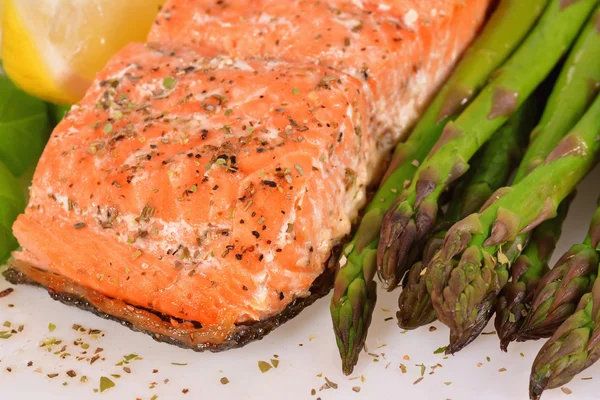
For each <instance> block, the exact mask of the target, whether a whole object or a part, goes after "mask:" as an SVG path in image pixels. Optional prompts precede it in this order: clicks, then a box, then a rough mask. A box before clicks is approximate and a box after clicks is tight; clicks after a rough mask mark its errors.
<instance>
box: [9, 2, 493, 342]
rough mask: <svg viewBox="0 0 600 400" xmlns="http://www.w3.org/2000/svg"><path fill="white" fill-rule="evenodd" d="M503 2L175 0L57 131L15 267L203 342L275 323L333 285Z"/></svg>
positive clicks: (84, 302) (145, 324) (91, 304)
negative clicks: (386, 167) (380, 175)
mask: <svg viewBox="0 0 600 400" xmlns="http://www.w3.org/2000/svg"><path fill="white" fill-rule="evenodd" d="M283 3H285V4H286V7H281V4H283ZM425 3H426V4H425ZM487 3H488V1H484V0H453V1H450V0H445V1H416V0H415V1H404V0H403V1H396V2H393V3H390V4H389V5H386V4H384V3H381V4H379V3H377V2H368V1H363V2H360V1H359V2H356V1H354V2H348V3H346V2H337V1H330V2H323V1H292V2H274V1H239V2H232V3H231V4H229V3H223V2H221V1H217V2H214V1H210V2H209V1H188V0H178V1H171V2H169V3H168V4H167V5H166V6H165V7H164V8H163V11H162V13H161V15H160V17H159V18H158V19H157V21H156V26H155V28H154V30H153V32H152V33H151V34H150V43H149V44H131V45H128V46H127V47H125V48H124V49H123V50H121V51H120V52H119V53H118V54H116V55H115V56H114V57H113V58H112V59H111V61H110V62H109V63H108V64H107V65H106V67H105V68H104V69H103V71H102V72H101V73H99V75H98V76H97V79H96V80H95V81H94V83H93V84H92V86H91V87H90V89H89V90H88V92H87V94H86V96H85V97H84V99H83V100H82V101H81V102H79V103H78V104H77V105H75V106H73V108H72V109H71V111H70V112H69V113H68V114H67V116H66V117H65V119H64V120H63V121H62V122H61V123H60V124H59V125H58V126H57V127H56V129H55V131H54V132H53V134H52V136H51V139H50V141H49V143H48V145H47V147H46V149H45V151H44V154H43V156H42V158H41V160H40V163H39V165H38V167H37V170H36V173H35V176H34V180H33V185H32V187H31V199H30V203H29V206H28V207H27V209H26V212H25V213H24V214H23V215H21V216H19V218H18V219H17V221H16V223H15V224H14V233H15V235H16V237H17V238H18V240H19V242H20V244H21V246H22V250H20V251H18V252H16V253H15V254H14V259H13V260H12V268H11V269H10V270H9V271H8V273H7V275H6V276H7V277H8V278H9V279H10V280H12V281H14V282H29V283H37V284H40V285H42V286H44V287H46V288H48V289H49V291H50V292H51V294H52V295H53V296H54V297H55V298H57V299H60V300H63V301H72V302H76V303H77V304H79V305H81V306H84V307H86V308H89V309H91V310H92V311H94V312H96V313H98V314H100V315H102V316H105V317H112V318H117V319H119V320H121V321H123V322H124V323H125V324H127V325H129V326H131V327H133V328H134V329H138V330H142V331H145V332H149V333H152V334H153V336H154V337H155V338H157V339H159V340H164V341H168V342H170V343H175V344H180V345H183V346H186V347H190V348H193V349H196V350H203V349H211V350H222V349H225V348H230V347H234V346H239V345H243V344H245V343H247V342H248V341H250V340H253V339H257V338H260V337H262V335H264V334H266V333H268V331H270V330H271V329H272V328H273V327H276V326H277V325H278V324H280V323H281V322H283V321H285V320H286V319H287V318H290V317H292V316H293V315H295V314H296V313H297V312H298V311H299V310H300V309H301V308H302V307H304V306H305V305H307V304H309V303H310V302H312V301H314V299H315V298H316V297H318V296H322V295H324V294H325V293H327V291H328V289H329V286H330V284H331V279H330V278H331V271H329V270H328V269H327V261H328V259H329V258H330V256H331V254H332V252H333V250H334V248H335V246H336V245H337V244H339V243H340V242H341V240H342V239H343V238H344V237H345V236H346V235H347V234H348V233H349V232H350V230H351V227H352V224H353V222H355V221H356V219H357V217H358V212H359V210H360V209H361V207H362V206H363V205H364V204H365V202H366V189H367V186H368V185H369V184H370V183H372V182H373V180H374V179H375V177H376V176H377V173H376V171H378V170H379V166H380V165H381V159H382V155H383V154H385V153H386V152H387V150H388V149H389V148H390V145H391V144H392V143H393V142H394V141H395V140H396V139H397V138H399V137H400V136H401V134H402V132H404V131H405V130H406V127H407V126H408V124H409V123H410V122H411V121H412V120H414V118H415V116H416V115H417V112H418V109H419V108H420V106H421V105H422V104H423V102H424V101H425V100H426V98H427V97H428V96H429V95H430V94H431V93H432V91H433V90H434V89H435V87H436V86H437V85H438V84H439V82H440V80H441V79H442V78H443V77H444V76H445V75H446V73H447V72H448V71H449V69H450V68H451V66H452V65H453V63H454V61H455V60H456V58H457V57H458V55H459V54H460V52H461V51H462V50H463V49H464V48H465V47H466V46H467V45H468V43H469V40H471V39H472V38H473V36H474V34H475V32H476V29H477V28H478V27H479V25H480V24H481V23H482V21H483V18H484V16H485V12H486V9H487ZM278 4H279V5H278ZM377 4H379V5H377ZM411 5H412V7H411ZM261 9H263V10H268V14H265V13H263V12H261V11H260V10H261ZM433 9H436V10H437V11H436V12H433ZM286 12H287V13H286ZM309 12H310V13H312V15H309ZM284 14H285V18H288V19H287V20H285V19H284ZM240 21H245V23H244V24H242V23H241V22H240ZM286 21H287V22H286ZM315 21H316V22H315ZM356 21H359V22H360V24H359V25H360V26H359V27H357V26H356ZM314 24H316V25H314ZM317 28H318V29H317ZM262 30H265V33H264V34H260V32H262ZM244 32H246V34H245V35H244ZM318 35H321V38H324V39H323V40H324V41H323V42H320V41H319V40H320V39H315V36H318ZM217 37H220V38H221V39H220V40H218V39H217ZM250 39H251V40H250ZM338 39H339V40H341V42H339V40H338ZM348 41H349V43H348ZM338 42H339V43H338ZM328 43H329V44H331V46H329V45H328ZM279 50H281V51H279Z"/></svg>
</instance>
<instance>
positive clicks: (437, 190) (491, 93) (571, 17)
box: [377, 0, 597, 287]
mask: <svg viewBox="0 0 600 400" xmlns="http://www.w3.org/2000/svg"><path fill="white" fill-rule="evenodd" d="M596 3H597V2H596V1H595V0H580V1H578V2H575V3H571V4H569V5H567V6H566V7H565V4H564V2H563V1H561V0H551V1H550V4H549V5H548V7H547V8H546V10H545V11H544V13H543V15H542V17H541V18H540V21H539V22H538V23H537V24H536V26H535V27H534V28H533V30H532V31H531V33H530V34H529V35H528V36H527V38H526V39H525V41H524V42H523V44H521V46H519V48H518V49H517V51H516V52H515V53H514V54H513V55H512V56H511V57H510V59H509V60H508V61H507V62H506V63H505V64H504V65H503V66H502V67H501V69H500V70H499V71H498V73H497V75H496V77H495V79H494V80H493V81H492V82H491V83H490V84H488V85H487V86H486V87H485V88H484V89H483V90H482V92H481V93H480V94H479V96H477V98H476V99H475V100H474V101H473V102H472V103H471V104H470V105H469V106H468V107H467V109H466V110H465V111H463V113H462V114H461V115H460V116H459V117H458V118H457V119H456V121H454V122H450V123H449V124H448V125H446V127H445V128H444V131H443V133H442V136H441V137H440V139H439V140H438V142H437V143H436V145H435V146H434V148H433V149H432V150H431V152H430V154H429V155H428V156H427V158H426V159H425V161H424V162H423V163H422V164H421V166H420V167H419V168H418V170H417V172H416V174H415V178H414V179H413V180H412V182H411V184H410V186H409V187H408V188H406V189H405V190H404V191H403V192H402V193H401V194H400V196H399V197H398V199H397V201H396V203H395V205H393V206H392V207H391V208H390V209H389V210H388V211H387V212H386V214H385V216H384V221H383V224H382V227H381V233H380V236H381V240H380V243H379V247H378V254H377V266H378V272H379V275H380V278H381V279H382V280H383V281H384V282H387V286H388V287H392V286H394V285H395V283H396V282H397V281H398V279H400V277H401V276H402V275H403V273H404V272H405V271H406V269H407V261H408V254H409V251H411V249H412V248H413V246H414V244H415V243H417V242H418V241H420V240H422V239H423V238H424V237H425V236H426V235H427V234H428V233H429V232H430V231H431V229H432V227H433V226H434V224H435V219H436V215H437V212H438V202H439V197H440V194H441V193H442V192H443V191H444V190H446V188H447V187H448V185H449V184H450V183H451V182H452V181H453V180H455V179H456V178H458V177H460V176H461V175H462V174H463V173H465V172H466V170H467V169H468V167H469V166H468V162H469V160H470V159H471V157H472V156H473V154H474V153H475V152H476V151H477V150H478V149H479V148H480V147H481V146H482V145H483V143H485V142H486V141H487V140H489V138H490V137H491V136H492V135H493V134H494V132H496V131H497V130H498V129H499V128H500V127H501V126H502V125H503V124H504V123H505V122H506V120H507V118H508V117H510V115H512V114H513V113H514V112H515V111H516V110H517V109H518V108H519V107H520V106H521V104H523V102H524V101H525V100H526V99H527V98H528V97H529V95H531V93H532V92H533V91H534V89H535V88H536V87H537V86H538V85H539V84H540V83H541V82H542V81H543V80H544V78H545V77H546V76H547V75H548V74H549V73H550V72H551V71H552V69H553V68H554V66H555V65H556V64H557V62H558V61H559V60H560V58H561V57H562V55H563V54H564V53H565V51H566V50H567V49H568V48H569V47H570V46H571V44H572V43H573V41H574V40H575V38H576V37H577V34H578V33H579V31H580V29H581V28H582V27H583V25H584V23H585V21H586V19H587V17H588V15H589V14H590V12H591V11H592V9H593V8H594V6H595V5H596ZM550 38H551V39H550Z"/></svg>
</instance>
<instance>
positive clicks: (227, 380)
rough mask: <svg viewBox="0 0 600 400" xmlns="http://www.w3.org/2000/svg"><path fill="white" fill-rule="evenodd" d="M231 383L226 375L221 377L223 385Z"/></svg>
mask: <svg viewBox="0 0 600 400" xmlns="http://www.w3.org/2000/svg"><path fill="white" fill-rule="evenodd" d="M228 383H229V379H227V378H226V377H222V378H221V384H222V385H227V384H228Z"/></svg>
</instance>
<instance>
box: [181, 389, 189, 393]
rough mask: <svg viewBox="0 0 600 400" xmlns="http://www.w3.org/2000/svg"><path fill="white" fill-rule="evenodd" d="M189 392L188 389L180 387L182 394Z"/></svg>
mask: <svg viewBox="0 0 600 400" xmlns="http://www.w3.org/2000/svg"><path fill="white" fill-rule="evenodd" d="M189 392H190V389H182V390H181V393H183V394H188V393H189Z"/></svg>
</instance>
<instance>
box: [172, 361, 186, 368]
mask: <svg viewBox="0 0 600 400" xmlns="http://www.w3.org/2000/svg"><path fill="white" fill-rule="evenodd" d="M171 365H177V366H179V367H184V366H186V365H187V363H176V362H172V363H171Z"/></svg>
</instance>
